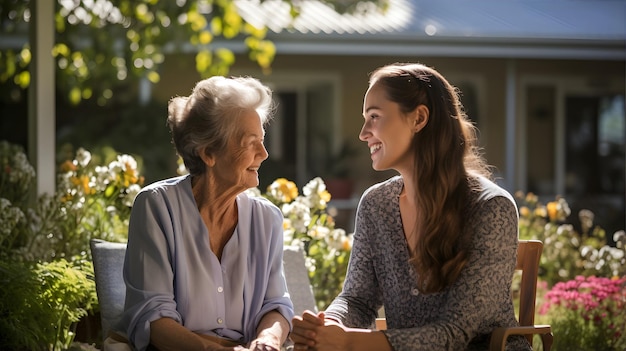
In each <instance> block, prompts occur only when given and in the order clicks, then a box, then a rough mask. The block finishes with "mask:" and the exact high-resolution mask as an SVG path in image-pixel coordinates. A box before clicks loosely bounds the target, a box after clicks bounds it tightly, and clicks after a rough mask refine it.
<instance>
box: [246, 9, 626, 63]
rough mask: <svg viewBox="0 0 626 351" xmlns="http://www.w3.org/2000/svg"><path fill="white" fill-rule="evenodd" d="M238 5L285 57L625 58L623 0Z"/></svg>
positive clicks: (625, 31) (625, 15)
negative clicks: (349, 10) (294, 12)
mask: <svg viewBox="0 0 626 351" xmlns="http://www.w3.org/2000/svg"><path fill="white" fill-rule="evenodd" d="M236 4H237V7H238V8H239V10H240V13H241V15H242V16H243V17H244V18H245V19H246V20H247V21H248V22H250V23H252V24H258V25H266V26H267V27H268V28H269V30H270V33H269V34H268V38H269V39H271V40H272V41H273V42H274V43H275V44H276V47H277V51H278V52H280V53H282V54H285V53H291V54H335V55H347V54H368V55H377V54H378V55H420V56H424V55H430V56H438V55H444V56H469V57H473V56H476V57H528V58H533V57H535V58H572V59H608V60H625V59H626V1H624V0H436V1H434V0H390V3H389V7H388V9H387V11H385V12H381V11H379V10H377V9H373V8H372V7H367V6H366V7H364V11H362V13H357V14H343V15H342V14H338V13H337V12H335V11H334V10H333V9H332V8H330V7H329V6H327V5H325V4H324V3H322V2H319V1H306V0H305V1H302V2H300V4H301V9H302V11H301V14H300V16H299V17H297V18H296V19H292V18H291V16H290V14H289V6H288V5H287V4H286V3H284V2H282V1H277V0H266V1H264V2H259V1H258V0H255V1H250V0H240V1H237V2H236Z"/></svg>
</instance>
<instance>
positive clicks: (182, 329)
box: [122, 77, 293, 350]
mask: <svg viewBox="0 0 626 351" xmlns="http://www.w3.org/2000/svg"><path fill="white" fill-rule="evenodd" d="M272 106H273V105H272V96H271V91H270V90H269V88H267V87H266V86H264V85H262V84H261V83H260V82H259V81H258V80H256V79H253V78H248V77H245V78H244V77H240V78H225V77H212V78H209V79H206V80H203V81H200V82H199V83H198V84H197V85H196V86H195V88H194V89H193V92H192V94H191V95H190V96H189V97H176V98H173V99H172V100H171V101H170V104H169V109H168V110H169V116H168V120H167V122H168V126H169V127H170V129H171V132H172V139H173V143H174V145H175V146H176V150H177V152H178V154H179V155H180V156H181V157H182V159H183V161H184V162H185V166H186V167H187V169H188V170H189V174H188V175H185V176H181V177H176V178H171V179H166V180H162V181H158V182H156V183H154V184H151V185H149V186H147V187H145V188H144V189H143V190H142V192H141V193H139V195H138V196H137V198H136V199H135V203H134V205H133V209H132V214H131V218H130V225H129V232H128V249H127V253H126V260H125V263H124V280H125V282H126V304H125V311H124V315H123V319H122V330H123V332H125V333H126V335H127V337H128V340H129V342H130V344H131V345H132V346H133V347H134V348H135V349H138V350H145V349H150V348H156V349H158V350H246V349H249V350H279V349H280V347H281V345H282V344H283V342H284V341H285V340H286V338H287V335H288V333H289V330H290V327H291V326H290V321H291V318H292V317H293V306H292V303H291V301H290V299H289V295H288V293H287V287H286V283H285V279H284V275H283V268H282V249H283V246H282V240H283V237H282V220H283V218H282V213H281V211H280V210H279V209H278V208H277V207H276V206H274V205H273V204H271V203H270V202H269V201H267V200H264V199H262V198H260V197H254V198H252V197H248V196H247V195H246V193H244V191H245V190H246V189H249V188H252V187H256V186H258V184H259V180H258V175H259V174H258V171H259V167H260V166H261V163H262V162H263V161H264V160H265V159H266V158H267V157H268V154H267V150H266V149H265V147H264V145H263V139H264V133H265V132H264V125H265V124H266V122H267V121H268V119H269V118H270V113H271V112H272Z"/></svg>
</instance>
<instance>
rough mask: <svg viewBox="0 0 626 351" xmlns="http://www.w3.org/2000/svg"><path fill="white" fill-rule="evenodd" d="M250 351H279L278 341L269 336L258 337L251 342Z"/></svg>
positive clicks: (274, 337) (276, 338)
mask: <svg viewBox="0 0 626 351" xmlns="http://www.w3.org/2000/svg"><path fill="white" fill-rule="evenodd" d="M248 350H250V351H280V339H279V338H278V337H276V336H273V335H271V334H266V335H263V336H260V337H259V338H257V339H254V340H252V342H251V343H250V347H249V348H248Z"/></svg>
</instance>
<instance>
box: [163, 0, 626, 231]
mask: <svg viewBox="0 0 626 351" xmlns="http://www.w3.org/2000/svg"><path fill="white" fill-rule="evenodd" d="M237 6H238V7H239V10H240V11H241V13H242V16H243V17H244V18H245V19H246V20H248V21H249V22H251V23H259V24H265V25H267V26H268V27H269V30H270V32H269V33H268V38H269V39H271V40H272V41H273V42H274V43H275V45H276V51H277V55H276V59H275V61H274V63H273V64H272V72H271V74H269V75H266V74H264V73H263V72H261V71H260V70H259V69H258V68H257V67H255V66H254V65H253V64H252V63H250V62H249V61H248V60H246V59H245V57H244V56H243V55H245V54H244V53H243V47H238V46H236V45H234V46H231V47H230V48H231V49H232V50H234V51H235V52H238V53H239V59H238V60H237V63H236V64H235V65H234V66H233V69H232V71H231V73H232V74H235V75H252V76H255V77H259V78H260V79H262V80H263V81H264V82H265V83H267V84H270V85H271V86H272V88H273V89H274V91H275V95H276V97H277V99H278V101H279V104H280V109H279V111H278V115H277V118H276V119H275V120H274V121H273V123H272V124H271V126H270V127H269V130H268V144H267V147H268V150H269V153H270V159H269V160H268V161H266V163H265V164H264V167H262V169H261V173H262V176H264V179H263V181H264V182H266V183H267V182H268V181H271V179H273V178H275V177H277V176H285V177H288V178H290V179H293V180H295V181H297V183H298V185H299V186H302V185H303V184H304V183H305V182H306V181H307V180H308V179H310V178H311V177H313V176H316V175H324V177H325V179H330V178H331V177H332V168H333V167H330V166H329V164H330V165H332V164H333V163H338V162H342V164H343V165H348V167H347V168H349V170H350V172H349V175H350V178H352V179H353V181H354V188H353V192H352V196H351V199H348V200H339V201H337V200H336V201H335V202H334V203H335V204H336V205H337V206H338V207H339V208H345V209H348V210H353V209H354V206H355V204H356V199H357V198H358V196H359V194H360V192H361V191H363V190H364V189H365V188H366V187H367V186H369V185H371V184H372V183H374V182H377V181H379V180H382V179H385V178H387V177H388V176H389V175H391V174H392V173H387V172H374V171H372V170H371V164H370V163H371V162H370V160H369V154H368V150H367V147H366V146H365V145H364V144H363V143H361V142H360V141H359V140H358V133H359V130H360V127H361V123H362V116H361V108H362V99H363V94H364V92H365V90H366V87H367V75H368V73H369V72H371V71H372V70H373V69H374V68H376V67H378V66H381V65H384V64H387V63H392V62H396V61H417V62H421V63H424V64H427V65H429V66H433V67H435V68H436V69H437V70H439V71H440V72H441V73H443V74H444V76H446V77H447V78H448V79H449V80H450V82H451V83H452V84H454V85H455V86H457V87H459V88H460V90H461V91H462V100H463V103H464V105H465V107H466V109H467V113H468V115H469V116H470V117H471V118H472V119H473V120H474V121H475V122H476V123H477V125H478V127H479V129H480V131H481V135H480V142H481V145H482V146H483V148H484V150H485V156H486V158H487V160H488V161H489V163H491V164H493V165H494V166H496V167H497V170H498V173H497V175H498V181H499V183H500V184H501V185H503V186H504V187H505V188H506V189H508V190H509V191H510V192H512V193H513V192H515V191H518V190H521V191H524V192H534V193H536V194H538V195H540V198H541V199H543V200H544V201H549V200H551V199H554V197H555V196H557V195H562V196H564V197H565V198H566V199H567V200H568V202H569V204H570V207H571V208H572V214H573V215H572V219H573V221H576V213H577V212H578V210H579V209H582V208H587V209H591V210H592V211H594V212H595V214H596V223H598V224H600V225H602V226H603V227H604V228H606V229H607V232H608V235H609V236H610V235H611V234H612V233H613V232H614V231H616V230H619V229H624V228H625V227H626V219H625V214H624V213H625V212H626V205H625V202H626V201H625V194H626V190H625V188H626V186H625V185H626V180H625V174H626V170H625V166H624V165H625V163H626V154H625V146H626V115H625V112H624V105H625V102H624V96H625V86H626V84H625V77H626V70H625V67H626V1H623V0H602V1H585V0H551V1H535V0H520V1H494V0H474V1H453V0H438V1H429V0H390V4H389V7H388V9H387V11H386V12H384V13H381V12H378V11H375V10H373V9H371V8H364V11H363V13H359V14H352V15H348V14H346V15H339V14H337V13H335V12H334V11H333V10H332V9H330V8H328V7H327V6H326V5H324V4H322V3H320V2H317V1H303V2H301V6H302V14H301V16H299V17H298V18H296V19H295V20H293V22H290V21H291V18H290V16H289V13H288V10H289V9H288V6H286V5H285V4H282V3H281V2H277V1H273V0H270V1H265V2H263V3H260V2H259V1H238V2H237ZM225 44H226V45H232V44H228V43H225ZM161 76H162V80H161V82H160V83H158V84H157V85H156V86H154V87H153V91H152V94H153V97H155V98H157V99H164V100H166V99H169V98H170V97H171V96H173V95H177V94H187V93H188V92H189V89H190V82H194V81H196V80H197V79H198V75H197V73H196V72H195V70H194V63H193V55H189V54H179V55H173V56H172V57H168V59H167V60H166V63H165V64H164V66H163V70H162V75H161ZM344 145H348V146H350V148H352V149H355V150H358V152H356V153H354V154H351V155H350V157H344V158H343V159H337V158H341V155H339V153H340V151H341V150H342V147H343V146H344ZM609 240H610V239H609Z"/></svg>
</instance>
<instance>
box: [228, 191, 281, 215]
mask: <svg viewBox="0 0 626 351" xmlns="http://www.w3.org/2000/svg"><path fill="white" fill-rule="evenodd" d="M237 199H238V202H239V205H240V206H241V205H243V206H250V208H251V209H252V210H256V211H261V212H264V213H266V212H272V213H274V214H276V215H281V216H282V211H281V210H280V208H278V206H276V205H275V204H274V203H272V202H271V201H270V200H268V199H266V198H264V197H263V196H260V195H255V194H251V193H250V192H247V191H244V192H243V193H241V194H239V195H238V196H237Z"/></svg>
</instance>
